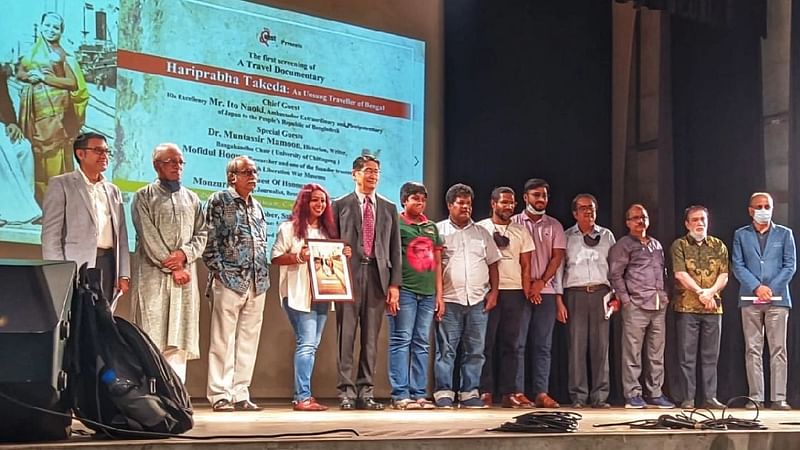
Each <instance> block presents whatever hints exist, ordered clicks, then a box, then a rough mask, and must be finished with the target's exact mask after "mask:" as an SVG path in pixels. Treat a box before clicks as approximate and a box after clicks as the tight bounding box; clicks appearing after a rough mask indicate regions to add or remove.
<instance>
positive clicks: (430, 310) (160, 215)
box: [42, 133, 796, 411]
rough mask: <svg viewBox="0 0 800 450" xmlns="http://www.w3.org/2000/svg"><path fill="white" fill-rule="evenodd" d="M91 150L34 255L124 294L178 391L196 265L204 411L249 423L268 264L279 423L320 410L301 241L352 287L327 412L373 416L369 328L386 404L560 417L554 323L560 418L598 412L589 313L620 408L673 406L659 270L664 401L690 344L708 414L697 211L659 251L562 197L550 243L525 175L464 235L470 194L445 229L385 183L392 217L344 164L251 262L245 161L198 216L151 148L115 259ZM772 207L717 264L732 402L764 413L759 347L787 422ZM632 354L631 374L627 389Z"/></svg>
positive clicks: (538, 200) (684, 369)
mask: <svg viewBox="0 0 800 450" xmlns="http://www.w3.org/2000/svg"><path fill="white" fill-rule="evenodd" d="M109 156H110V151H109V148H108V144H107V142H106V139H105V137H104V136H102V135H99V134H95V133H87V134H83V135H80V136H78V138H77V139H76V140H75V144H74V157H75V159H76V160H77V161H78V168H77V169H76V170H75V171H74V172H70V173H67V174H64V175H60V176H57V177H55V178H53V179H52V181H51V182H50V185H49V186H48V189H47V192H46V195H45V197H44V207H43V213H44V216H43V228H42V251H43V255H44V258H45V259H63V260H73V261H76V262H77V263H78V264H79V265H80V264H82V263H84V262H88V263H89V264H90V265H93V266H96V267H98V268H100V269H101V270H102V272H103V276H104V280H103V290H104V293H105V295H106V297H109V298H116V295H112V294H111V293H125V292H127V291H128V289H129V287H130V290H131V303H132V306H133V316H134V321H135V322H136V323H138V324H139V325H141V326H142V328H143V329H144V330H145V331H146V332H147V333H148V334H149V335H150V337H151V338H152V339H153V341H154V342H155V343H156V344H157V345H158V347H159V348H160V349H161V350H162V352H163V353H164V356H165V357H166V359H167V360H168V361H169V362H170V365H171V366H172V367H173V368H174V369H175V371H176V373H178V375H179V376H180V377H181V379H185V376H186V361H187V360H190V359H194V358H198V357H199V353H200V352H199V339H198V336H199V320H198V316H199V314H198V312H199V302H200V300H199V299H200V293H199V292H200V283H199V282H198V280H197V271H196V265H197V262H198V261H199V260H202V261H203V262H204V263H205V264H206V266H207V267H208V269H209V280H208V284H207V286H206V292H207V295H208V296H209V297H210V298H211V300H212V302H211V305H212V306H211V330H210V348H209V369H208V384H207V396H208V399H209V401H210V402H211V404H212V408H213V410H214V411H253V410H259V409H260V407H259V406H258V405H256V404H255V403H253V402H252V401H251V399H250V393H249V387H250V384H251V380H252V376H253V369H254V365H255V358H256V354H257V349H258V344H259V334H260V331H261V325H262V320H263V312H264V301H265V296H266V291H267V290H268V289H269V284H270V283H269V266H270V265H271V264H272V265H277V266H279V267H280V285H279V295H280V299H281V300H280V301H281V306H282V308H283V310H284V311H285V312H286V315H287V318H288V320H289V323H290V324H291V326H292V328H293V330H294V333H295V340H296V348H295V352H294V398H293V404H294V409H295V410H298V411H321V410H325V409H327V407H326V406H324V405H322V404H320V403H319V402H317V401H316V400H315V399H314V397H313V396H312V392H311V374H312V371H313V368H314V361H315V354H316V351H317V348H318V346H319V343H320V338H321V336H322V332H323V329H324V327H325V324H326V320H327V317H328V311H329V309H330V303H324V302H315V301H313V300H312V295H311V284H310V283H311V282H310V275H309V270H308V264H307V262H308V260H309V257H310V255H309V249H308V246H307V240H308V239H341V240H343V241H344V242H345V247H344V252H343V253H344V255H345V256H346V257H347V258H348V259H349V261H350V267H351V272H352V275H353V277H352V278H353V280H352V281H353V282H352V287H353V294H354V295H353V301H352V302H341V303H338V304H336V305H335V317H336V331H337V333H336V334H337V341H338V343H337V344H338V345H337V348H338V355H337V374H338V382H337V388H338V392H339V402H340V403H339V408H340V409H342V410H352V409H366V410H381V409H384V405H383V404H382V403H380V402H378V401H376V400H375V398H374V387H375V376H376V360H377V354H378V352H379V351H380V350H379V340H378V336H379V332H380V328H381V325H382V322H383V318H384V315H387V316H388V322H389V343H388V353H389V368H388V375H389V381H390V384H391V389H392V391H391V406H392V407H393V408H395V409H433V408H437V407H438V408H452V407H454V406H456V405H457V406H458V407H462V408H485V407H488V406H490V405H493V404H497V405H500V406H502V407H508V408H527V407H545V408H556V407H559V404H558V403H557V402H556V401H555V400H554V399H553V398H551V397H550V395H549V394H548V381H549V376H550V362H551V340H552V334H553V327H554V324H555V322H556V321H559V322H562V323H566V325H567V327H568V334H569V375H568V383H569V393H570V397H571V398H570V400H571V403H572V404H571V406H572V407H573V408H581V407H587V406H591V407H595V408H608V407H610V405H609V403H608V394H609V385H610V382H609V322H608V318H609V315H610V313H612V312H613V311H614V309H615V307H616V306H615V305H616V304H618V303H619V304H621V305H620V306H619V309H621V315H622V322H623V325H622V332H623V336H622V372H621V377H622V384H623V389H624V395H625V398H626V400H625V402H626V403H625V406H626V407H628V408H643V407H647V406H651V407H660V408H671V407H674V406H675V405H674V404H673V403H672V401H671V400H670V399H668V398H667V397H666V396H665V395H664V393H663V392H662V384H663V380H664V364H663V355H664V344H665V330H666V327H665V313H666V308H667V305H668V304H669V303H670V299H669V298H668V296H667V293H666V290H665V284H666V283H667V258H668V257H671V260H672V261H671V267H672V270H673V272H674V276H675V287H676V290H675V295H674V296H673V299H672V300H673V304H674V305H675V306H674V309H675V311H676V312H677V334H678V347H679V348H678V355H679V359H680V370H681V373H682V374H683V378H684V383H683V387H684V389H683V391H682V392H680V393H673V397H675V398H676V399H677V400H682V403H681V406H682V407H690V406H694V405H695V403H694V401H695V397H696V394H697V393H698V392H697V391H698V390H697V388H696V386H697V385H698V382H697V380H696V376H695V374H696V368H697V364H698V361H697V358H696V356H697V355H698V350H699V355H700V358H699V359H700V361H699V365H700V374H701V379H700V382H699V384H700V386H702V389H701V392H702V393H703V401H702V402H701V405H702V406H705V407H711V408H718V407H721V406H722V405H721V403H720V402H719V401H718V400H717V398H716V387H717V383H716V379H717V374H716V365H717V358H718V355H719V347H720V332H721V314H722V303H721V297H720V293H721V291H722V289H723V288H724V287H725V285H726V283H727V281H728V272H729V267H730V266H731V264H730V263H729V254H728V249H727V247H726V245H725V244H724V243H723V242H722V241H721V240H720V239H718V238H715V237H713V236H709V235H708V234H707V231H708V219H709V214H708V210H707V209H706V208H704V207H702V206H691V207H689V208H687V209H686V213H685V218H684V219H685V226H686V229H687V234H686V235H685V236H682V237H679V238H678V239H676V240H675V241H674V243H673V244H672V246H671V251H670V252H669V253H666V252H665V251H664V249H663V247H662V246H661V244H660V243H659V241H658V240H656V239H655V238H653V237H651V236H649V235H648V232H647V231H648V226H649V216H648V213H647V210H646V208H645V207H644V206H643V205H641V204H634V205H631V206H630V207H629V208H628V210H627V212H626V214H625V223H626V225H627V227H628V230H629V233H628V234H627V235H625V236H623V237H621V238H620V239H619V240H618V241H617V240H615V238H614V235H613V234H612V233H611V231H610V230H608V229H607V228H603V227H601V226H599V225H597V224H596V223H595V220H596V217H597V208H598V203H597V200H596V199H595V197H594V196H592V195H591V194H579V195H577V196H576V197H575V198H574V200H573V201H572V213H573V216H574V218H575V221H576V223H575V225H573V226H572V227H570V228H568V229H567V230H566V231H565V230H564V228H563V227H562V225H561V223H559V221H558V220H556V219H555V218H553V217H551V216H549V215H547V214H546V209H547V206H548V201H549V195H550V185H549V184H548V183H547V182H546V181H544V180H542V179H535V178H534V179H531V180H528V182H527V183H526V184H525V186H524V191H523V193H522V198H523V201H524V209H523V211H522V212H520V213H518V214H514V212H515V209H516V206H517V199H516V195H515V192H514V190H513V189H511V188H509V187H499V188H496V189H494V190H493V191H492V193H491V210H492V213H491V216H490V217H489V218H486V219H484V220H481V221H479V222H474V221H473V218H472V203H473V199H474V193H473V191H472V189H471V188H470V187H469V186H466V185H464V184H456V185H454V186H451V187H450V188H449V189H448V190H447V193H446V198H445V200H446V203H447V209H448V213H449V214H448V218H447V219H445V220H443V221H440V222H438V223H434V222H432V221H430V220H429V219H428V218H427V217H426V215H425V209H426V203H427V190H426V188H425V186H424V185H422V184H421V183H417V182H408V183H405V184H404V185H403V186H402V188H401V190H400V201H401V203H402V211H401V212H400V213H399V214H398V211H397V208H396V207H395V205H394V204H393V203H392V202H391V201H389V200H387V199H386V198H385V197H383V196H381V195H379V194H377V185H378V181H379V179H380V171H381V169H380V161H379V160H378V159H376V158H375V157H373V156H370V155H362V156H359V157H358V158H356V159H355V160H354V162H353V168H352V176H353V179H354V181H355V189H354V191H353V192H351V193H350V194H347V195H345V196H343V197H341V198H338V199H335V200H331V198H330V196H329V195H328V193H327V191H326V190H325V188H323V187H322V186H320V185H318V184H314V183H309V184H306V185H304V186H303V187H302V188H301V189H300V192H299V193H298V195H297V199H296V201H295V203H294V206H293V208H292V211H291V215H290V216H289V218H288V220H286V221H285V222H283V223H281V224H280V226H279V228H278V230H277V235H276V239H275V243H274V245H273V246H272V249H271V250H270V249H269V248H267V244H266V242H267V225H266V214H265V213H264V210H263V209H262V207H261V205H260V204H259V202H258V201H257V199H256V198H255V197H254V196H253V192H254V191H255V189H256V186H257V181H258V174H259V168H258V167H257V166H256V163H255V161H253V160H252V159H250V158H248V157H246V156H239V157H236V158H233V159H232V160H230V161H229V162H228V164H227V166H226V170H225V172H226V177H227V183H228V188H227V189H224V190H222V191H219V192H216V193H214V194H212V195H211V197H210V198H209V199H208V201H207V203H206V204H205V205H203V204H202V203H201V202H200V200H199V199H198V197H197V195H196V194H194V193H193V192H192V191H190V190H189V189H187V188H185V187H184V186H182V185H181V175H182V171H183V167H184V165H185V163H186V161H185V160H184V158H183V155H182V153H181V151H180V149H179V148H178V147H177V146H176V145H175V144H160V145H158V146H156V148H155V150H154V152H153V167H154V169H155V172H156V174H157V177H158V179H157V180H156V181H155V182H153V183H151V184H148V185H147V186H144V187H143V188H141V189H139V190H138V191H137V192H136V194H135V196H134V199H133V204H132V216H133V217H132V219H133V223H134V226H135V228H136V232H137V241H136V249H135V253H134V257H133V259H132V261H130V262H129V259H128V257H129V252H128V239H127V231H126V228H125V219H124V212H123V209H122V197H121V195H120V191H119V189H118V188H117V187H116V186H114V185H113V184H111V183H110V182H108V181H106V180H105V179H104V178H103V175H102V173H103V171H104V170H105V169H106V167H107V165H108V159H109ZM772 206H773V203H772V197H771V196H770V195H769V194H767V193H755V194H753V195H752V197H751V198H750V203H749V206H748V211H749V213H750V216H751V217H752V223H751V224H749V225H746V226H744V227H742V228H740V229H739V230H737V231H736V234H735V236H734V240H733V243H732V252H731V261H732V268H733V273H734V276H735V277H736V278H737V279H738V280H739V282H740V284H741V290H740V296H741V297H740V298H741V300H740V301H739V306H740V309H741V315H742V322H743V331H744V335H745V340H746V343H747V345H746V356H745V358H746V363H747V378H748V385H749V387H750V396H751V397H752V398H753V399H754V400H755V401H757V402H764V401H765V400H766V398H765V395H764V380H763V370H762V363H761V361H762V351H763V344H764V333H766V336H767V340H768V342H769V348H770V364H771V366H770V373H771V377H772V378H771V383H770V386H771V388H770V390H771V397H770V400H771V406H772V407H773V408H776V409H788V408H789V407H790V406H789V405H788V404H787V403H786V369H787V352H786V325H787V317H788V312H789V309H790V308H791V299H790V295H789V281H790V280H791V278H792V276H793V274H794V272H795V265H796V264H795V258H796V255H795V254H796V251H795V244H794V240H793V238H792V233H791V230H789V229H788V228H786V227H783V226H781V225H777V224H775V223H773V222H772V219H771V213H772ZM434 325H435V339H436V350H435V358H434V370H433V386H434V389H433V392H432V393H431V392H429V391H428V361H429V352H430V345H431V342H430V341H431V335H432V332H431V330H432V328H433V327H434ZM357 336H358V338H359V339H356V337H357ZM357 341H358V342H359V345H360V348H359V352H358V356H357V357H356V348H355V347H356V342H357ZM643 352H645V353H646V355H647V362H648V363H647V368H648V370H647V373H646V374H645V376H644V377H643V380H644V386H641V385H640V383H639V379H640V378H641V377H640V376H641V375H642V367H643V364H642V353H643ZM526 355H527V356H526ZM590 371H591V373H589V372H590ZM526 380H527V382H526ZM588 380H591V386H590V383H589V381H588ZM762 406H763V405H762Z"/></svg>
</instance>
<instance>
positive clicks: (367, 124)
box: [0, 0, 425, 243]
mask: <svg viewBox="0 0 800 450" xmlns="http://www.w3.org/2000/svg"><path fill="white" fill-rule="evenodd" d="M48 13H53V14H48ZM0 42H2V43H3V44H5V45H3V46H2V47H0V64H1V66H0V69H1V70H0V73H2V75H0V77H1V78H0V81H2V83H0V84H2V86H0V119H2V122H3V126H4V127H5V133H0V135H2V136H0V150H1V153H2V156H1V157H0V188H2V192H4V193H5V195H4V198H3V199H2V200H1V201H0V240H2V241H12V242H26V243H39V234H40V229H41V228H40V227H41V226H40V222H41V209H40V207H41V200H42V198H43V195H44V192H45V190H46V188H47V182H48V180H49V178H52V177H53V176H56V175H59V174H61V173H64V172H67V171H71V170H74V168H75V166H76V165H77V163H75V162H74V160H73V158H72V146H71V144H72V142H71V141H72V139H73V138H74V136H76V135H77V134H78V133H79V132H81V131H84V132H85V131H96V132H99V133H102V134H104V135H105V136H107V137H108V139H109V146H110V147H111V149H112V152H113V154H112V156H111V158H110V163H109V168H108V170H107V171H106V172H105V173H104V176H105V177H106V178H107V179H110V180H112V181H113V183H114V184H116V185H117V186H119V187H120V188H121V190H122V191H123V196H124V197H125V199H126V201H127V202H128V203H130V201H131V199H132V197H133V193H134V192H136V190H137V189H139V188H141V187H142V186H145V185H146V184H148V183H150V182H152V181H154V179H155V171H154V169H153V165H152V152H153V148H154V147H155V146H156V145H157V144H158V143H161V142H174V143H176V144H177V145H178V146H179V147H180V148H181V149H182V150H183V154H184V159H185V160H186V165H185V167H184V172H183V180H182V182H183V185H184V186H186V187H188V188H190V189H192V190H193V191H194V192H196V193H197V194H198V195H199V196H200V197H201V198H203V199H205V198H206V197H208V195H210V194H211V193H212V192H214V191H217V190H221V189H225V188H226V187H227V183H226V178H225V165H226V163H227V161H228V160H230V159H231V158H233V157H236V156H239V155H246V156H249V157H250V158H252V159H253V160H255V161H256V163H257V165H258V167H259V169H260V174H259V183H258V188H257V190H256V192H255V193H254V195H256V197H257V198H258V199H259V200H260V201H261V203H262V205H263V206H264V207H265V208H266V211H267V214H268V216H269V219H270V220H269V226H270V230H269V232H270V237H272V236H273V235H274V233H275V231H276V228H277V224H278V223H279V222H280V221H282V220H284V219H285V217H286V215H287V214H288V213H289V211H290V209H291V206H292V203H293V201H294V198H295V195H296V193H297V191H298V190H299V188H300V187H301V186H302V185H303V184H305V183H309V182H315V183H319V184H321V185H323V186H324V187H325V188H326V189H327V190H328V191H329V192H330V193H331V195H332V196H333V197H336V196H339V195H343V194H346V193H347V192H349V191H352V190H353V186H354V183H353V179H352V175H351V169H352V161H353V159H355V158H356V157H357V156H359V155H362V154H365V153H368V154H372V155H375V156H377V157H378V158H379V159H380V160H381V181H380V185H379V192H380V193H382V194H383V195H385V196H387V197H389V198H390V199H392V200H394V201H399V199H398V196H399V189H400V186H401V185H402V184H403V183H404V182H405V181H408V180H419V181H421V180H422V167H423V125H424V118H423V110H424V102H423V100H424V99H423V95H424V72H425V69H424V60H425V46H424V43H423V42H421V41H418V40H414V39H409V38H406V37H401V36H396V35H391V34H387V33H383V32H378V31H373V30H368V29H365V28H360V27H355V26H352V25H348V24H344V23H338V22H334V21H330V20H325V19H320V18H316V17H312V16H308V15H303V14H299V13H295V12H290V11H285V10H279V9H275V8H269V7H265V6H261V5H256V4H253V3H249V2H244V1H235V0H203V1H200V0H161V1H159V0H153V1H147V2H141V1H133V0H130V1H129V0H116V1H82V0H81V1H77V0H76V1H72V0H70V1H64V0H61V1H54V0H42V1H35V0H34V1H31V0H18V1H17V0H15V1H11V2H6V3H4V6H3V14H2V16H0ZM50 73H54V74H61V75H62V76H68V75H67V74H72V75H73V77H74V79H75V83H74V84H75V86H72V88H74V89H70V88H65V87H64V86H63V85H59V84H58V83H52V84H53V85H50V84H48V83H46V82H45V81H43V79H49V78H48V77H46V76H43V75H44V74H50ZM38 75H42V76H41V77H39V76H38ZM50 78H52V77H50ZM5 91H7V92H5ZM5 93H7V94H8V95H4V94H5ZM128 211H129V209H128ZM128 220H130V214H128ZM128 229H129V233H130V234H131V235H132V234H133V227H132V226H130V223H129V228H128ZM131 240H132V241H133V237H132V238H131Z"/></svg>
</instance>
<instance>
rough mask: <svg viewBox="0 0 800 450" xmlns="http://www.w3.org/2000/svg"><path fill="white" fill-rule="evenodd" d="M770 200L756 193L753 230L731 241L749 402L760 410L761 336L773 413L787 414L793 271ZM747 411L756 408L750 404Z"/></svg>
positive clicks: (787, 236)
mask: <svg viewBox="0 0 800 450" xmlns="http://www.w3.org/2000/svg"><path fill="white" fill-rule="evenodd" d="M772 205H773V202H772V196H771V195H769V194H768V193H766V192H756V193H754V194H753V195H751V196H750V206H749V207H748V208H747V210H748V212H749V213H750V217H752V218H753V223H752V224H751V225H745V226H743V227H742V228H739V229H738V230H736V233H734V235H733V250H732V258H731V259H732V261H733V274H734V276H735V277H736V279H737V280H739V283H740V284H741V286H740V288H739V296H740V297H739V308H741V311H742V329H743V331H744V338H745V366H746V368H747V384H748V386H749V388H750V397H751V398H753V399H754V400H755V401H757V402H758V403H759V406H763V402H764V371H763V369H762V361H763V358H762V352H763V350H764V333H765V332H766V334H767V342H769V351H770V355H769V361H770V367H769V369H770V391H771V392H770V400H771V401H772V409H779V410H786V409H791V406H789V404H788V403H787V402H786V375H787V372H786V368H787V364H786V354H787V353H786V324H787V320H788V317H789V309H791V307H792V299H791V297H790V295H789V282H790V281H791V279H792V277H793V276H794V272H795V269H796V267H797V266H796V259H797V254H796V249H795V244H794V237H793V236H792V230H791V229H789V228H787V227H785V226H782V225H778V224H776V223H774V222H772ZM747 407H748V408H755V406H754V405H752V404H748V405H747Z"/></svg>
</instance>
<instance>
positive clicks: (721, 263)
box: [671, 206, 728, 408]
mask: <svg viewBox="0 0 800 450" xmlns="http://www.w3.org/2000/svg"><path fill="white" fill-rule="evenodd" d="M684 225H685V226H686V229H687V230H688V233H687V234H686V235H685V236H683V237H681V238H678V239H676V240H675V242H673V243H672V248H671V253H672V269H673V271H674V272H675V301H674V302H673V305H674V306H675V312H677V313H678V314H677V315H676V323H677V332H678V362H679V364H680V369H681V373H682V374H683V388H684V389H683V402H682V403H681V408H693V407H694V399H695V394H696V387H697V380H696V363H697V348H698V345H699V347H700V377H701V382H702V387H703V393H704V398H705V401H704V402H703V403H702V407H704V408H722V407H723V406H724V405H722V403H720V402H719V401H718V400H717V398H716V397H717V359H718V358H719V345H720V335H721V331H722V298H721V297H720V292H722V289H723V288H724V287H725V285H726V284H728V248H727V247H725V244H724V243H723V242H722V241H721V240H720V239H717V238H715V237H713V236H709V235H708V209H706V208H705V207H703V206H690V207H688V208H686V212H685V214H684ZM698 341H699V342H698Z"/></svg>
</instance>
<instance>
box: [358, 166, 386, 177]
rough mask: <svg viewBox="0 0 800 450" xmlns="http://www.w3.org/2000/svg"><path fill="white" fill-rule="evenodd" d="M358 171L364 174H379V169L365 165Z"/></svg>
mask: <svg viewBox="0 0 800 450" xmlns="http://www.w3.org/2000/svg"><path fill="white" fill-rule="evenodd" d="M359 172H361V173H363V174H364V175H380V174H381V169H373V168H371V167H367V168H364V169H361V170H360V171H359Z"/></svg>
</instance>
